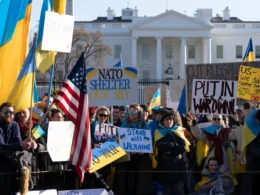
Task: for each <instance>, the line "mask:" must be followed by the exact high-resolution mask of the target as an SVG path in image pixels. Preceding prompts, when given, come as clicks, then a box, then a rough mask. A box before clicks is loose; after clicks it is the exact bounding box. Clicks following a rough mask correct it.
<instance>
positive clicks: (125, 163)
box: [0, 95, 260, 195]
mask: <svg viewBox="0 0 260 195" xmlns="http://www.w3.org/2000/svg"><path fill="white" fill-rule="evenodd" d="M50 101H51V102H52V101H53V98H50ZM47 103H48V97H47V96H46V95H45V96H44V97H43V99H42V101H41V102H39V103H37V104H35V108H37V109H38V110H39V111H40V112H39V113H41V112H42V114H43V113H44V112H46V111H47ZM14 111H15V108H14V107H13V106H12V105H11V104H9V103H3V104H2V105H1V106H0V192H1V194H5V193H6V194H8V193H11V192H15V191H18V190H19V189H18V186H19V185H18V184H19V183H23V185H22V186H26V185H27V184H28V185H29V188H30V189H35V183H37V181H38V180H39V177H37V174H36V176H33V175H31V176H28V174H26V173H28V170H27V169H24V168H25V167H27V168H28V169H30V170H31V171H36V169H37V171H42V170H41V169H44V168H43V167H45V171H46V167H48V168H47V169H48V170H47V172H48V171H49V172H58V173H60V172H61V171H63V170H66V169H73V167H72V166H71V165H69V163H68V162H52V161H51V159H50V157H49V156H48V159H49V160H46V159H41V160H40V161H39V159H37V158H38V156H37V155H35V154H37V153H39V152H41V151H46V150H47V147H46V143H47V139H46V135H45V136H42V137H40V138H39V139H33V138H31V137H30V136H29V132H30V131H31V130H32V128H33V127H35V126H36V125H37V123H39V121H40V115H41V116H42V114H39V113H37V112H35V109H34V112H33V114H34V116H33V117H32V119H31V117H30V109H25V110H22V111H20V112H18V113H14ZM111 112H112V113H111ZM149 112H150V113H149ZM149 112H148V105H139V104H131V105H129V106H113V109H111V108H108V107H105V106H101V107H90V108H89V116H90V122H91V125H90V127H91V128H90V131H91V143H92V144H91V145H92V148H96V147H101V146H102V144H103V143H104V141H103V140H100V139H98V137H97V136H95V127H96V125H97V124H100V123H107V124H113V125H114V126H117V127H125V128H136V129H147V130H150V131H151V135H152V138H153V154H147V153H127V154H126V155H125V156H123V157H122V158H121V159H119V160H117V161H116V162H113V163H111V164H109V165H106V166H105V167H103V168H101V169H100V170H98V171H99V173H100V174H101V175H102V177H103V178H104V179H105V181H106V182H107V183H108V184H109V185H111V187H112V189H113V192H114V193H115V194H118V195H135V194H136V195H150V194H151V195H152V194H155V195H160V194H165V195H168V194H169V195H171V194H174V195H184V194H194V195H195V194H198V195H199V194H201V195H202V194H242V195H243V194H246V195H251V194H259V193H260V190H258V188H257V185H255V184H254V182H255V181H257V180H256V178H257V177H255V175H254V174H253V172H256V171H259V169H260V138H259V136H260V135H258V136H257V137H256V138H255V139H254V140H253V141H252V142H251V143H250V144H248V146H247V148H246V164H241V163H240V159H239V158H238V160H237V161H236V162H235V161H234V159H233V157H234V156H241V154H242V151H240V148H241V144H242V141H241V140H242V136H243V132H242V131H243V126H244V125H245V124H244V121H245V120H246V119H247V118H248V117H250V116H252V115H254V117H253V118H254V120H256V122H257V124H258V125H259V128H260V110H258V109H257V104H256V102H255V101H251V102H250V103H248V102H246V103H244V104H243V108H242V109H237V112H236V115H234V116H224V115H220V114H214V115H203V114H200V115H195V114H194V113H192V112H191V111H190V112H188V113H187V114H185V115H180V114H179V113H178V111H176V110H174V109H172V108H168V107H164V106H159V107H155V108H153V109H152V110H149ZM36 115H39V116H38V117H37V116H36ZM111 116H113V117H112V118H113V120H110V119H111ZM47 119H48V120H49V121H64V120H67V119H66V116H64V114H63V112H62V111H61V110H60V109H58V108H57V107H56V106H55V105H52V108H51V109H50V111H49V113H48V117H47ZM206 122H207V123H210V125H208V126H207V127H205V128H204V127H201V126H200V124H201V123H206ZM231 157H232V158H231ZM39 162H40V163H42V165H40V166H39V165H38V163H39ZM36 164H37V165H36ZM47 164H48V165H47ZM16 171H17V172H18V173H16V176H13V175H12V174H13V173H14V172H16ZM9 173H12V174H11V176H10V175H9ZM73 173H74V172H73ZM17 174H18V175H20V176H21V177H17ZM43 175H44V176H43V178H41V179H42V180H43V182H44V186H41V187H42V188H44V189H51V188H55V183H56V182H58V181H55V179H54V177H53V175H52V174H51V173H49V174H48V173H46V174H43ZM7 176H8V177H7ZM256 176H257V175H256ZM7 178H8V180H9V181H8V182H9V183H8V182H7ZM63 179H64V178H63ZM65 179H67V180H66V182H67V183H68V186H69V188H70V189H77V188H82V189H93V188H104V186H102V183H101V182H100V181H99V180H98V179H97V178H96V177H95V176H94V174H89V173H85V179H84V181H83V183H82V185H76V183H77V182H76V181H77V179H76V174H75V173H74V174H70V175H68V176H67V177H65ZM16 184H17V185H16ZM20 191H21V189H20Z"/></svg>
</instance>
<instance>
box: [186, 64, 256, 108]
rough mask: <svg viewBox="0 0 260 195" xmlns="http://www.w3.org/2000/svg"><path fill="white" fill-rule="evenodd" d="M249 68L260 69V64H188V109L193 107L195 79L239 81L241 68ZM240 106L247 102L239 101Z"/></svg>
mask: <svg viewBox="0 0 260 195" xmlns="http://www.w3.org/2000/svg"><path fill="white" fill-rule="evenodd" d="M241 65H243V66H248V67H255V68H260V62H259V61H255V62H230V63H215V64H187V65H186V66H185V69H186V86H187V87H186V101H187V104H186V105H187V106H186V107H187V109H188V108H190V107H191V100H192V83H193V80H194V79H207V80H230V81H237V80H238V75H239V70H240V66H241ZM237 102H238V105H241V104H242V103H243V102H245V100H242V99H238V100H237Z"/></svg>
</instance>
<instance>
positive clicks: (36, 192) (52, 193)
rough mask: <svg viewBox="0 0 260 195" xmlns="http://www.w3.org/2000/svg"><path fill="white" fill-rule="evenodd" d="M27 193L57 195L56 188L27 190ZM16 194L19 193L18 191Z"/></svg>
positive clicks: (30, 194) (18, 194) (31, 194)
mask: <svg viewBox="0 0 260 195" xmlns="http://www.w3.org/2000/svg"><path fill="white" fill-rule="evenodd" d="M27 194H28V195H57V190H39V191H29V192H28V193H27ZM16 195H21V194H20V192H18V193H16Z"/></svg>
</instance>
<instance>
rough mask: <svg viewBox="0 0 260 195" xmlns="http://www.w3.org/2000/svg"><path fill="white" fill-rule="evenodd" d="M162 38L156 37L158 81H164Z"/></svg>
mask: <svg viewBox="0 0 260 195" xmlns="http://www.w3.org/2000/svg"><path fill="white" fill-rule="evenodd" d="M162 39H163V38H162V37H156V42H157V44H156V79H158V80H161V79H162Z"/></svg>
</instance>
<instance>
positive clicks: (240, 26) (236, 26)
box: [233, 24, 246, 28]
mask: <svg viewBox="0 0 260 195" xmlns="http://www.w3.org/2000/svg"><path fill="white" fill-rule="evenodd" d="M245 27H246V25H245V24H233V28H245Z"/></svg>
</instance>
